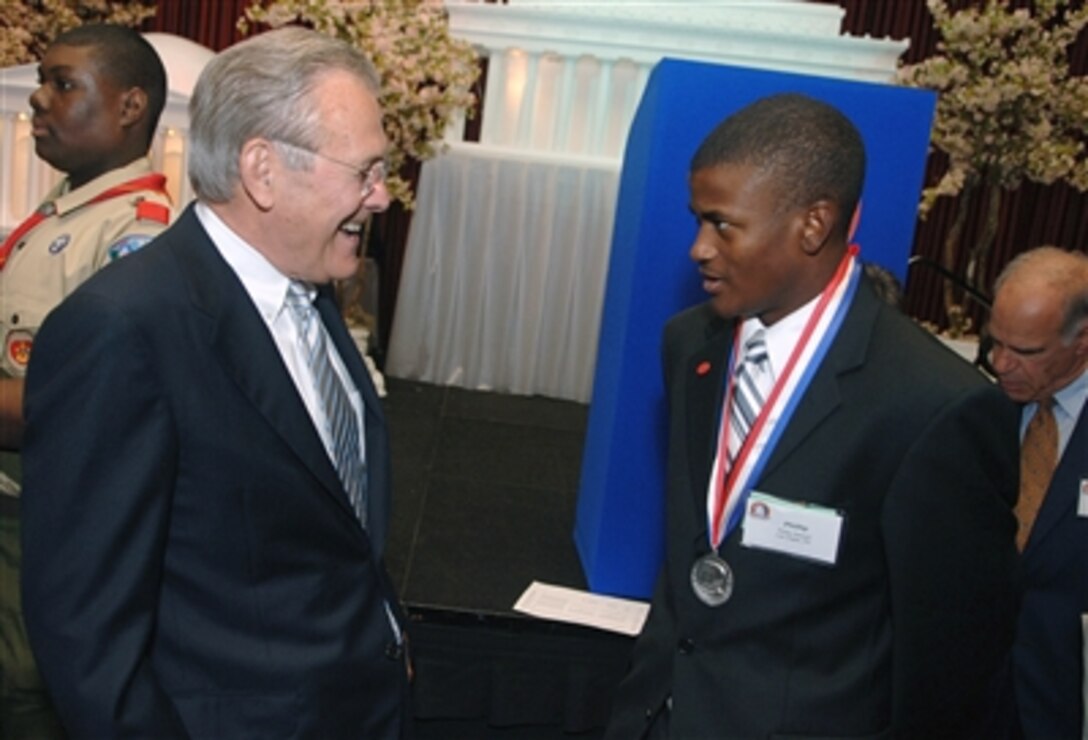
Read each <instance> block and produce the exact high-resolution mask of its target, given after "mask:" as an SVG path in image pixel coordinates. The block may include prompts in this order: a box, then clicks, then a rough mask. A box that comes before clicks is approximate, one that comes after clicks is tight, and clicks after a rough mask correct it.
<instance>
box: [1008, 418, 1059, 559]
mask: <svg viewBox="0 0 1088 740" xmlns="http://www.w3.org/2000/svg"><path fill="white" fill-rule="evenodd" d="M1057 464H1058V424H1057V422H1056V421H1054V399H1053V398H1044V399H1043V400H1042V401H1040V402H1039V408H1038V409H1037V410H1036V411H1035V416H1033V417H1031V421H1030V422H1028V428H1027V430H1026V431H1025V432H1024V441H1023V442H1022V443H1021V445H1020V498H1019V499H1018V500H1017V502H1016V519H1017V521H1019V523H1020V526H1019V528H1018V529H1017V532H1016V546H1017V548H1019V549H1020V551H1021V552H1023V550H1024V547H1025V546H1027V543H1028V536H1029V535H1030V534H1031V527H1032V525H1033V524H1035V517H1036V515H1037V514H1038V513H1039V507H1040V506H1041V505H1042V503H1043V497H1044V496H1046V489H1047V487H1048V486H1049V485H1050V478H1051V476H1053V475H1054V468H1055V466H1057Z"/></svg>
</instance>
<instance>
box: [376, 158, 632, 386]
mask: <svg viewBox="0 0 1088 740" xmlns="http://www.w3.org/2000/svg"><path fill="white" fill-rule="evenodd" d="M618 184H619V171H618V163H617V162H616V161H615V160H611V159H599V160H597V159H593V158H587V157H564V156H562V155H556V156H554V157H541V155H539V154H535V155H533V156H532V157H526V156H521V155H519V153H518V152H517V151H515V150H509V149H501V148H490V147H481V146H480V145H475V144H473V145H458V144H453V145H452V146H451V149H450V151H449V152H447V153H446V154H445V155H443V156H441V157H438V158H436V159H434V160H431V161H429V162H427V163H426V164H425V165H424V167H423V170H422V173H421V176H420V182H419V190H418V193H417V196H418V197H417V203H418V209H417V211H416V213H415V214H414V216H413V218H412V235H411V240H410V243H409V248H408V251H407V253H406V255H405V260H404V266H403V272H402V274H401V275H402V276H401V283H400V290H399V292H398V296H397V310H396V314H395V319H394V322H393V328H392V336H391V338H390V343H389V356H388V359H387V364H386V372H387V373H388V374H389V375H392V376H394V377H401V378H412V379H424V380H429V381H432V382H436V383H440V384H445V385H458V386H462V387H467V388H476V389H487V390H498V391H503V392H510V393H522V394H531V393H539V394H542V395H547V396H554V397H557V398H567V399H571V400H576V401H583V402H584V401H588V400H589V396H590V391H591V387H592V380H593V370H594V363H595V360H596V354H597V337H598V331H599V328H600V314H601V307H602V305H603V298H604V283H605V276H606V272H607V269H608V255H609V251H610V248H611V240H612V219H613V212H614V209H615V203H616V190H617V187H618ZM556 214H558V216H556Z"/></svg>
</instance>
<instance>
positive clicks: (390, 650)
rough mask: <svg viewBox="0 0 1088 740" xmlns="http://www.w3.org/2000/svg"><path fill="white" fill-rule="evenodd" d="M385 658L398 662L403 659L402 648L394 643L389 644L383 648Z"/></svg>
mask: <svg viewBox="0 0 1088 740" xmlns="http://www.w3.org/2000/svg"><path fill="white" fill-rule="evenodd" d="M385 657H387V658H389V660H400V659H401V658H402V657H404V648H403V647H402V646H401V645H398V644H397V643H395V642H391V643H389V644H388V645H386V646H385Z"/></svg>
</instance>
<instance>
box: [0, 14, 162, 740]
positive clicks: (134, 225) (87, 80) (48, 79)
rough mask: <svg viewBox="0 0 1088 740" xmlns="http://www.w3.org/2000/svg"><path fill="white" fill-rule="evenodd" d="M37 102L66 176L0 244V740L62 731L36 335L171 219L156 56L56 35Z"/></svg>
mask: <svg viewBox="0 0 1088 740" xmlns="http://www.w3.org/2000/svg"><path fill="white" fill-rule="evenodd" d="M39 81H40V84H39V86H38V88H37V89H36V90H35V91H34V93H32V94H31V96H30V101H29V102H30V107H31V109H32V113H33V115H32V118H31V125H32V132H33V136H34V147H35V151H36V152H37V154H38V156H39V157H41V158H42V159H43V160H45V161H46V162H47V163H49V164H50V165H51V166H52V167H54V168H56V169H57V170H60V171H61V172H63V173H65V175H66V177H65V178H64V179H63V180H62V181H61V182H60V183H59V184H58V185H57V186H56V187H55V188H54V189H53V190H52V191H51V192H50V193H49V194H48V195H47V196H46V199H45V201H44V202H43V203H42V204H41V205H40V206H39V207H38V208H37V209H36V210H35V211H34V213H32V214H31V215H30V216H29V217H28V218H26V219H25V220H24V221H23V222H22V223H20V224H19V225H17V226H16V227H15V229H14V230H13V231H12V232H11V234H9V235H8V237H7V238H6V239H5V240H4V241H3V242H2V243H0V340H2V341H3V345H2V348H0V349H2V351H3V354H2V356H0V633H2V634H3V635H4V640H3V641H2V642H0V737H4V738H23V737H28V738H30V737H32V738H49V737H59V736H61V731H60V728H59V725H58V724H57V722H56V719H55V717H54V716H53V713H52V710H51V708H50V705H49V700H48V698H47V696H46V693H45V689H44V688H43V687H42V685H41V679H40V677H39V676H38V673H37V670H36V669H35V666H34V661H33V658H32V657H31V654H30V649H29V647H28V646H27V644H26V637H25V633H24V629H23V624H22V617H21V609H20V603H19V575H18V565H19V560H20V551H19V518H18V509H19V500H18V498H16V496H17V495H18V492H19V484H20V477H21V472H20V467H21V466H20V460H19V456H18V454H17V451H18V449H19V447H20V444H21V441H22V434H23V408H22V401H23V385H24V376H25V374H26V369H27V363H28V362H29V359H30V353H31V349H32V346H33V342H34V338H35V335H36V333H37V331H38V328H39V327H40V326H41V323H42V321H43V320H44V319H45V316H46V314H47V313H49V311H51V310H52V309H53V308H54V307H55V306H56V305H57V304H58V303H60V302H61V300H62V299H63V298H64V297H65V296H67V295H68V294H69V293H71V292H72V291H73V290H75V288H76V286H78V285H79V284H80V283H82V282H83V281H84V280H86V279H87V278H88V277H90V276H91V274H93V273H94V272H95V271H97V270H98V269H99V268H101V267H103V266H104V265H106V264H107V263H109V262H110V261H112V260H114V259H116V258H118V257H120V256H123V255H125V254H128V253H129V252H132V251H134V250H135V249H138V248H139V247H140V246H142V245H143V244H146V243H147V242H149V241H150V240H151V239H152V237H154V236H156V235H157V234H159V233H160V232H161V231H163V230H164V229H165V228H166V226H167V224H168V223H169V221H170V214H171V205H170V198H169V196H168V195H167V193H166V189H165V183H166V179H165V178H164V177H163V175H161V174H159V173H155V172H152V170H151V163H150V161H149V160H148V158H147V152H148V149H149V148H150V145H151V139H152V136H153V135H154V132H155V129H156V127H157V126H158V121H159V116H160V114H161V113H162V109H163V106H164V104H165V102H166V71H165V69H164V68H163V65H162V62H161V60H160V59H159V56H158V54H157V53H156V52H155V49H154V48H153V47H152V46H151V45H150V44H149V43H148V42H147V41H146V40H145V39H144V38H143V37H142V36H141V35H140V34H139V33H137V32H136V31H134V30H132V29H129V28H125V27H122V26H112V25H86V26H77V27H76V28H74V29H72V30H70V31H67V32H66V33H64V34H62V35H60V36H59V37H57V39H56V40H55V41H54V42H53V44H52V45H51V46H50V47H49V49H48V50H47V51H46V54H45V56H44V58H43V59H42V61H41V64H40V66H39Z"/></svg>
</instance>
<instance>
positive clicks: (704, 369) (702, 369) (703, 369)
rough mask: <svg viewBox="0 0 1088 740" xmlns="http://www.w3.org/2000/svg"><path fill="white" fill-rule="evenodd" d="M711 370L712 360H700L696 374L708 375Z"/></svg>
mask: <svg viewBox="0 0 1088 740" xmlns="http://www.w3.org/2000/svg"><path fill="white" fill-rule="evenodd" d="M709 372H710V362H708V361H707V360H703V361H702V362H700V363H699V364H698V365H696V366H695V374H696V375H706V374H707V373H709Z"/></svg>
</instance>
